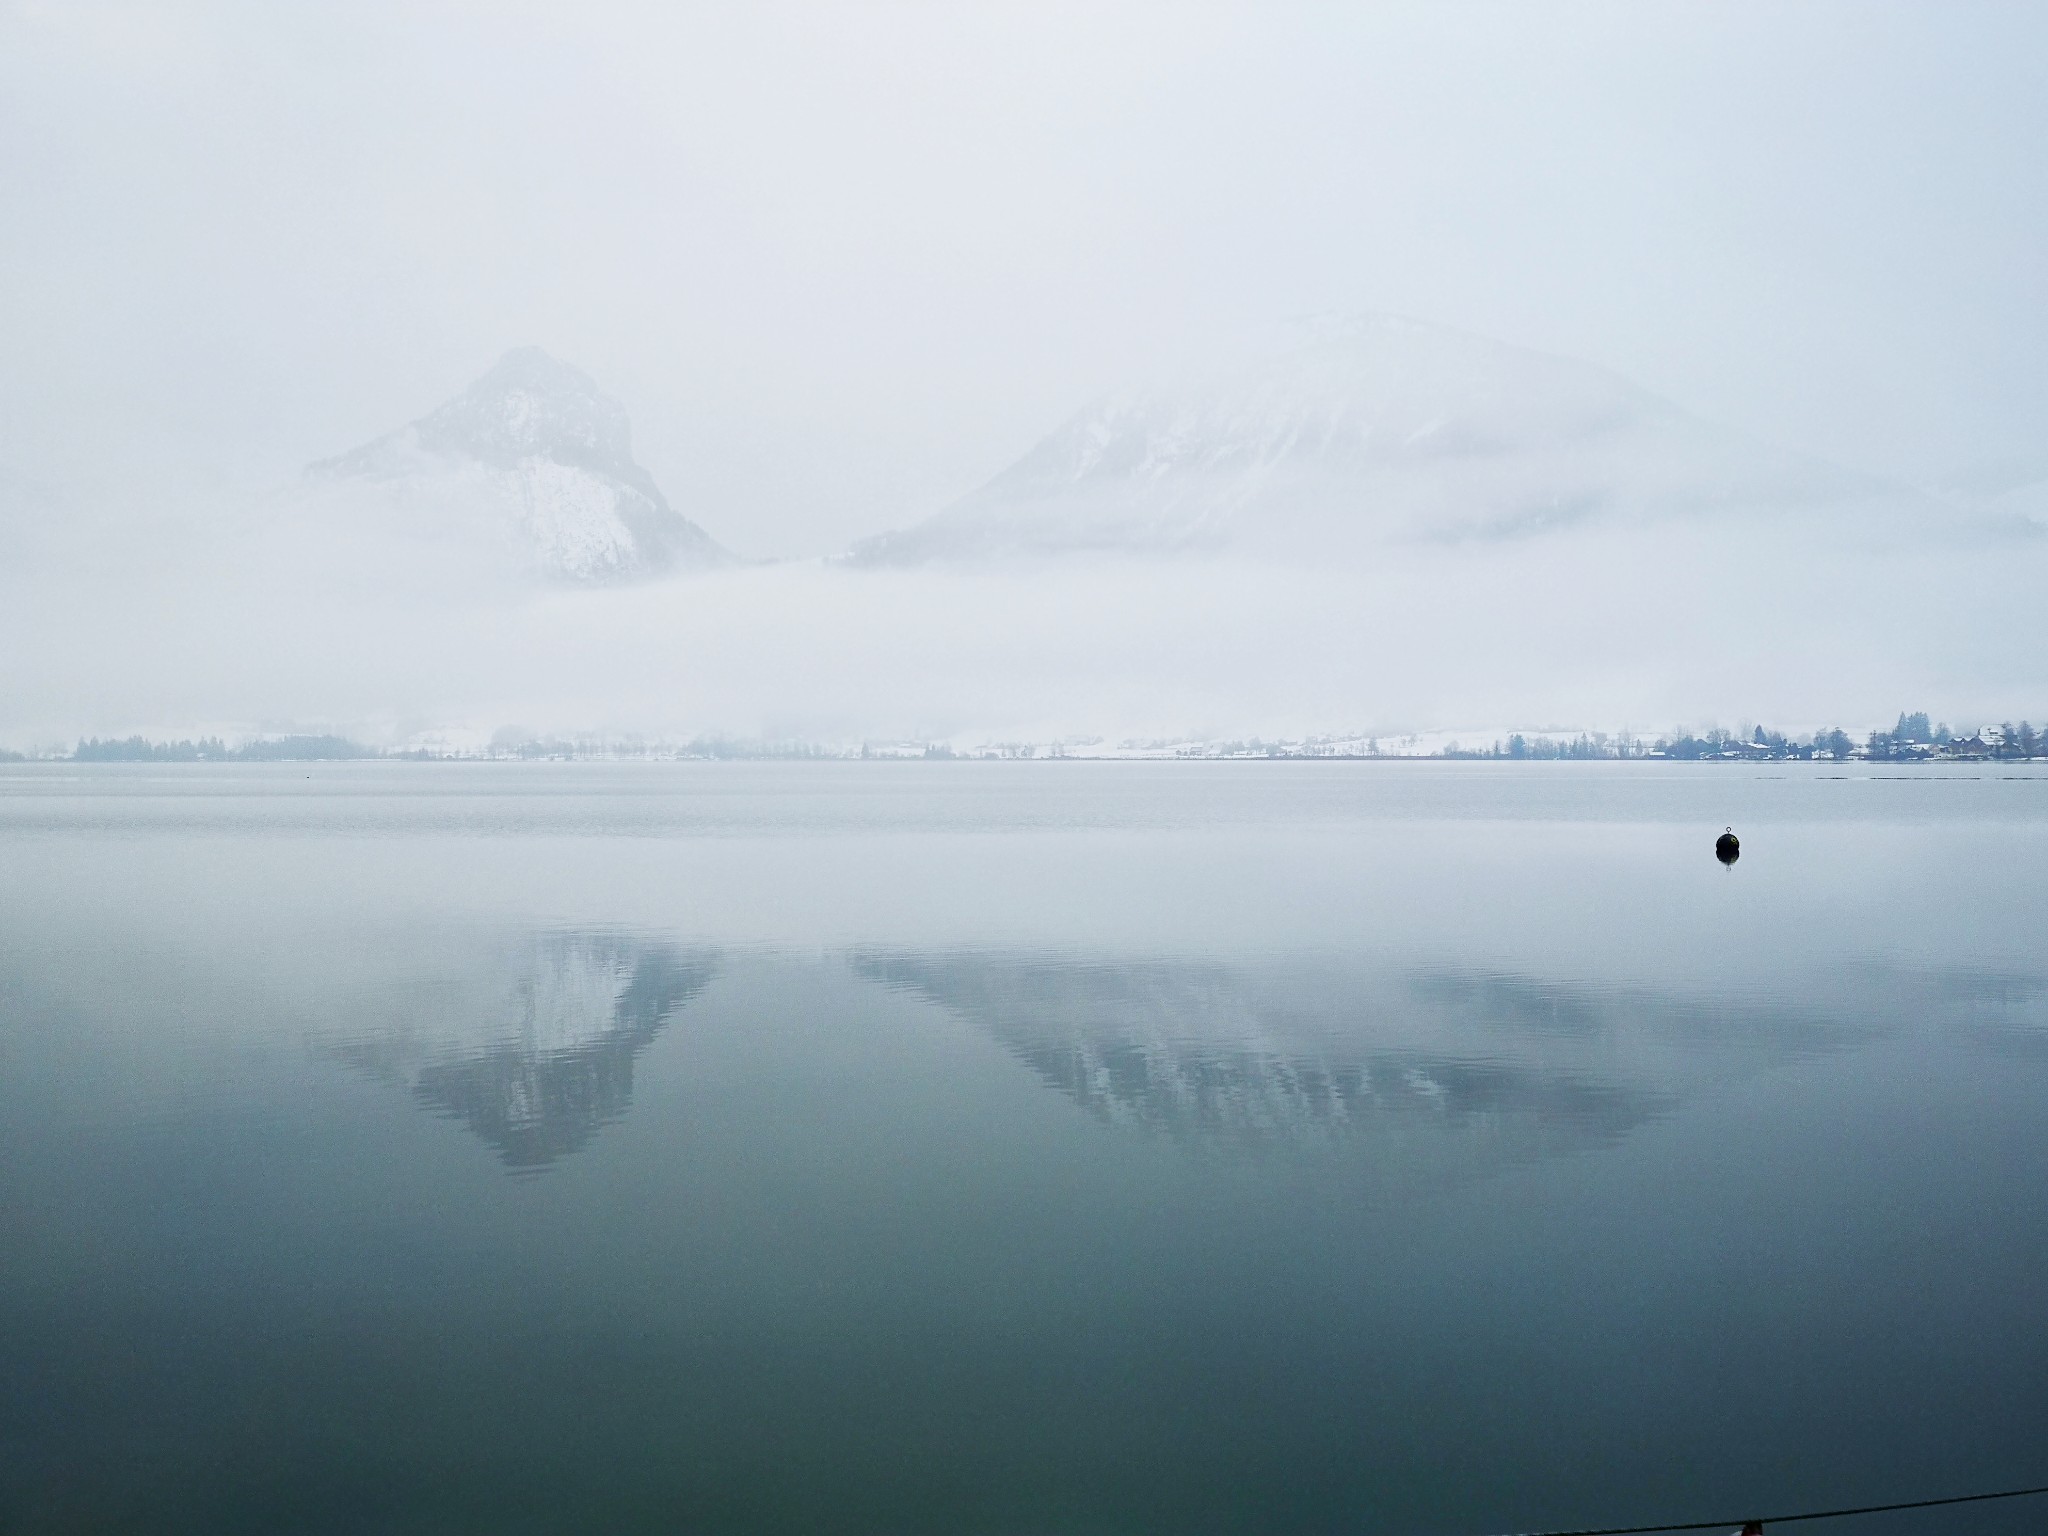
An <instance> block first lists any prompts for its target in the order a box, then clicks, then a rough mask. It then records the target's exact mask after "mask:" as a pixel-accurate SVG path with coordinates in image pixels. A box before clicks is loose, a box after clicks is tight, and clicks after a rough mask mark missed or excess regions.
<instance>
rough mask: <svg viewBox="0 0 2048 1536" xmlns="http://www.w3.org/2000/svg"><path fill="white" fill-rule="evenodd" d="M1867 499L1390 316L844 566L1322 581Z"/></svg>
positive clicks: (1480, 345) (1111, 438) (1290, 352)
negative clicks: (1454, 547)
mask: <svg viewBox="0 0 2048 1536" xmlns="http://www.w3.org/2000/svg"><path fill="white" fill-rule="evenodd" d="M1874 489H1875V488H1874V487H1873V486H1872V485H1871V484H1870V483H1868V482H1864V481H1862V480H1860V479H1859V478H1858V477H1855V476H1852V475H1849V474H1848V473H1846V472H1844V471H1838V470H1835V469H1833V468H1832V467H1830V466H1827V465H1823V464H1819V463H1815V462H1812V461H1809V460H1804V459H1801V458H1799V457H1798V456H1796V455H1793V454H1789V453H1784V452H1780V451H1777V450H1774V449H1771V448H1768V447H1766V446H1764V445H1762V444H1759V443H1754V442H1751V441H1749V440H1747V439H1744V438H1742V437H1741V436H1740V435H1739V434H1737V433H1734V432H1729V431H1724V430H1722V429H1720V428H1717V427H1714V426H1712V425H1710V424H1708V423H1706V422H1703V421H1700V420H1698V419H1696V418H1694V417H1691V416H1688V415H1687V414H1686V413H1685V412H1684V411H1682V410H1680V409H1679V408H1678V407H1677V406H1675V405H1672V404H1670V403H1669V402H1667V401H1664V400H1661V399H1659V398H1658V397H1656V396H1654V395H1652V394H1649V393H1648V392H1646V391H1644V390H1642V389H1639V388H1637V387H1636V386H1634V385H1632V384H1630V383H1629V382H1628V381H1627V380H1625V379H1622V378H1620V377H1619V376H1617V375H1615V374H1612V373H1609V372H1608V371H1606V370H1605V369H1602V368H1597V367H1594V366H1592V365H1590V364H1586V363H1580V362H1574V361H1571V360H1569V359H1566V358H1561V357H1553V356H1549V355H1547V354H1544V353H1540V352H1532V351H1528V350H1526V349H1523V348H1520V347H1513V346H1508V345H1505V344H1503V343H1500V342H1495V341H1489V340H1486V339H1484V338H1482V337H1477V336H1469V335H1465V334H1463V333H1460V332H1457V331H1453V330H1449V329H1446V328H1444V327H1440V326H1434V325H1427V324H1423V323H1421V322H1417V321H1410V320H1402V319H1397V318H1394V317H1392V316H1386V315H1357V316H1320V317H1315V318H1312V319H1306V320H1300V321H1294V322H1290V323H1288V324H1286V325H1282V326H1277V327H1273V328H1271V329H1269V330H1266V331H1264V332H1262V333H1260V334H1258V335H1256V336H1253V337H1251V338H1249V339H1247V340H1244V341H1242V342H1240V343H1239V344H1237V345H1236V346H1234V347H1231V348H1228V349H1225V350H1223V351H1220V352H1218V353H1216V354H1213V355H1211V356H1210V357H1208V358H1206V359H1205V360H1203V361H1202V362H1200V363H1198V364H1197V365H1195V366H1193V367H1191V368H1187V369H1184V370H1182V371H1181V372H1179V373H1178V374H1176V375H1174V376H1172V377H1170V378H1168V379H1166V380H1164V381H1162V382H1158V383H1154V384H1151V385H1149V386H1146V387H1143V388H1139V389H1133V390H1128V391H1125V392H1122V393H1119V394H1116V395H1112V396H1110V397H1108V398H1106V399H1104V400H1101V401H1099V402H1098V403H1096V404H1094V405H1092V406H1089V407H1088V408H1086V409H1084V410H1082V411H1080V412H1079V413H1077V414H1076V415H1075V416H1073V417H1072V418H1070V419H1069V420H1068V421H1067V422H1066V423H1065V424H1064V425H1063V426H1061V427H1060V428H1058V429H1057V430H1056V431H1054V432H1053V433H1052V435H1051V436H1049V437H1047V438H1045V439H1044V440H1043V441H1041V442H1040V443H1039V444H1038V445H1037V446H1036V447H1034V448H1032V449H1031V450H1030V451H1029V452H1028V453H1026V454H1025V455H1024V457H1023V458H1021V459H1019V460H1018V461H1017V462H1016V463H1014V464H1012V465H1011V466H1010V467H1009V468H1008V469H1006V470H1004V471H1003V472H1002V473H1001V474H999V475H997V476H996V477H995V479H993V480H991V481H990V482H988V484H986V485H984V486H983V487H982V488H981V489H979V490H977V491H975V492H973V493H971V494H970V495H968V496H966V497H964V498H963V499H962V500H960V501H958V502H956V503H955V504H954V505H953V506H951V507H949V508H947V509H945V510H944V511H942V512H940V513H938V514H937V515H936V516H934V517H931V518H929V519H927V520H926V521H925V522H922V523H919V524H917V525H915V526H913V527H910V528H907V529H904V530H901V531H898V532H894V533H887V534H883V535H881V536H879V537H876V538H872V539H868V540H866V541H864V542H862V543H861V544H858V545H856V546H855V547H854V549H853V551H852V552H851V555H850V558H851V560H852V561H853V562H854V563H856V564H867V565H916V564H924V563H927V562H945V561H987V560H997V559H1006V558H1018V557H1025V558H1028V557H1032V556H1050V555H1061V554H1069V553H1074V552H1080V551H1088V550H1098V551H1114V552H1123V553H1166V552H1176V551H1204V550H1221V549H1230V550H1234V551H1252V552H1258V553H1261V554H1267V555H1276V556H1279V557H1282V558H1294V559H1307V560H1312V561H1321V560H1324V559H1328V558H1331V557H1333V556H1334V557H1343V556H1357V555H1362V554H1364V553H1365V552H1367V551H1369V550H1370V549H1372V548H1373V547H1376V546H1381V545H1384V544H1387V543H1389V542H1402V541H1417V540H1421V541H1455V540H1464V539H1474V538H1483V539H1492V538H1502V537H1514V536H1527V535H1532V534H1539V533H1543V532H1546V531H1549V530H1552V529H1557V528H1561V527H1565V526H1569V525H1573V524H1578V523H1583V522H1588V521H1592V520H1616V521H1620V520H1627V521H1647V520H1652V519H1656V518H1660V517H1664V516H1669V515H1673V514H1680V513H1697V512H1703V511H1713V510H1718V509H1724V508H1744V509H1749V510H1763V509H1768V508H1782V507H1786V506H1792V505H1801V506H1810V505H1813V504H1815V503H1818V502H1840V501H1842V500H1844V499H1854V498H1856V497H1858V496H1868V495H1870V494H1872V493H1873V490H1874Z"/></svg>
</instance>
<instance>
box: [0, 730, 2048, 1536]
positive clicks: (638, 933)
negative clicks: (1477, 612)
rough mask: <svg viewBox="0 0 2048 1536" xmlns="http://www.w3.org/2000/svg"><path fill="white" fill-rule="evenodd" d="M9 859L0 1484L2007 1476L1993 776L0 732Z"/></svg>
mask: <svg viewBox="0 0 2048 1536" xmlns="http://www.w3.org/2000/svg"><path fill="white" fill-rule="evenodd" d="M1730 823H1733V824H1735V825H1736V826H1737V827H1738V830H1740V831H1741V832H1742V834H1743V856H1742V859H1741V860H1740V862H1739V863H1738V864H1737V865H1736V866H1735V867H1734V868H1733V869H1723V868H1722V867H1721V866H1720V865H1719V864H1718V863H1716V862H1715V860H1714V857H1713V840H1714V836H1715V834H1717V833H1718V832H1719V831H1720V830H1721V828H1722V826H1723V825H1726V824H1730ZM0 872H4V875H0V1530H10V1531H12V1530H19V1531H59V1530H64V1531H69V1530H95V1531H128V1530H133V1531H181V1530H190V1531H206V1532H242V1531H252V1532H253V1531H265V1532H267V1531H276V1530H294V1531H334V1532H414V1531H418V1532H429V1531H480V1532H481V1531H490V1532H499V1531H508V1532H510V1531H561V1530H605V1531H611V1530H619V1531H632V1530H650V1531H651V1530H663V1531H667V1530H675V1529H706V1530H733V1531H755V1530H761V1531H783V1530H787V1531H863V1532H865V1531H874V1532H883V1531H887V1532H901V1531H935V1532H936V1531H946V1532H954V1531H967V1532H983V1531H986V1532H1064V1531H1077V1532H1121V1531H1130V1532H1138V1531H1218V1532H1223V1531H1229V1532H1236V1531H1254V1530H1256V1531H1261V1532H1269V1531H1315V1532H1323V1531H1347V1532H1350V1531H1398V1532H1414V1533H1418V1536H1432V1533H1441V1536H1456V1533H1475V1536H1476V1533H1483V1532H1489V1531H1505V1530H1516V1529H1538V1528H1549V1527H1555V1526H1567V1525H1588V1524H1594V1525H1607V1524H1624V1523H1635V1522H1636V1521H1638V1520H1651V1519H1659V1518H1666V1519H1691V1518H1703V1517H1709V1516H1719V1515H1721V1514H1724V1513H1728V1514H1735V1513H1740V1512H1742V1511H1744V1510H1751V1509H1755V1510H1762V1511H1768V1510H1773V1509H1788V1510H1789V1509H1795V1508H1800V1507H1812V1506H1828V1505H1836V1504H1842V1503H1863V1502H1877V1501H1880V1500H1883V1499H1886V1498H1892V1497H1897V1498H1913V1497H1924V1496H1929V1495H1933V1494H1940V1493H1945V1492H1951V1491H1955V1492H1964V1491H1971V1490H1974V1489H1977V1488H1983V1487H1993V1486H2013V1485H2017V1484H2022V1483H2030V1482H2048V1453H2044V1452H2043V1450H2042V1449H2041V1448H2042V1447H2043V1446H2044V1445H2048V1328H2044V1326H2043V1322H2042V1319H2043V1317H2044V1316H2048V1307H2044V1303H2048V1281H2044V1274H2048V1203H2044V1201H2043V1198H2042V1196H2043V1192H2044V1189H2048V1181H2044V1175H2048V1117H2044V1111H2048V960H2044V958H2043V957H2044V954H2048V946H2044V945H2043V943H2042V934H2043V932H2044V930H2048V922H2044V917H2048V896H2044V892H2048V775H2044V774H2043V773H2041V772H2040V771H2039V770H2030V769H2026V768H2008V767H1999V766H1996V765H1985V766H1978V767H1971V768H1960V769H1958V768H1943V769H1885V770H1879V769H1876V768H1871V769H1867V770H1866V769H1861V768H1853V769H1852V768H1842V769H1827V768H1814V767H1810V766H1807V765H1783V764H1779V765H1759V766H1756V767H1748V766H1723V765H1706V766H1697V767H1689V766H1685V765H1677V764H1647V765H1646V764H1604V763H1602V764H1582V765H1574V764H1435V763H1432V764H1397V763H1356V764H1352V763H1185V764H1183V763H1171V764H1083V763H1057V762H1049V763H1028V764H983V763H957V764H946V763H908V764H887V763H799V764H708V763H707V764H645V765H633V764H624V765H577V764H554V763H533V764H476V765H453V764H395V763H365V764H349V765H296V766H295V765H176V766H171V767H165V766H136V767H127V766H116V765H108V766H104V767H101V766H94V767H90V768H83V767H74V766H71V765H55V764H31V765H18V766H0ZM2044 1518H2048V1511H2044V1510H2042V1509H2039V1508H2035V1509H2031V1510H2029V1509H2027V1508H2026V1506H2024V1505H2005V1506H1981V1507H1978V1508H1975V1509H1972V1510H1966V1511H1962V1512H1955V1513H1942V1514H1939V1515H1938V1516H1935V1515H1927V1516H1912V1515H1905V1516H1892V1517H1885V1519H1884V1520H1883V1522H1882V1523H1881V1524H1877V1523H1869V1524H1868V1525H1867V1526H1866V1525H1854V1524H1850V1523H1845V1524H1843V1525H1840V1526H1828V1527H1814V1529H1816V1530H1828V1529H1840V1530H1842V1531H1844V1532H1848V1531H1852V1530H1861V1529H1865V1528H1868V1529H1872V1530H1881V1531H1884V1532H1892V1533H1898V1536H1909V1533H1918V1532H1932V1531H1937V1530H1939V1531H1955V1532H1964V1533H1970V1532H1986V1533H1989V1532H2011V1531H2019V1530H2022V1529H2025V1530H2034V1529H2038V1528H2039V1526H2040V1523H2041V1521H2042V1519H2044Z"/></svg>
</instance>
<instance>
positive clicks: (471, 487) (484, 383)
mask: <svg viewBox="0 0 2048 1536" xmlns="http://www.w3.org/2000/svg"><path fill="white" fill-rule="evenodd" d="M306 473H307V475H308V476H309V477H310V478H311V479H313V480H315V481H319V482H323V483H325V484H326V485H328V486H331V487H335V488H340V489H343V490H346V491H360V492H368V493H369V494H371V495H373V496H375V497H377V498H378V499H379V500H380V501H381V502H383V503H384V504H385V505H386V506H387V507H388V508H390V509H391V510H394V511H396V512H397V513H398V514H399V515H400V516H401V517H402V518H403V519H405V520H406V521H408V522H412V523H416V524H422V525H428V526H429V527H431V528H433V529H434V530H436V531H439V530H440V529H445V528H456V529H466V530H468V531H471V532H476V533H480V534H483V535H485V536H486V537H490V538H494V539H496V540H497V541H499V542H500V543H501V544H509V545H511V546H512V548H513V551H514V552H515V554H516V556H517V557H518V558H519V559H520V560H521V561H522V562H523V563H526V564H529V565H530V566H532V567H533V568H535V569H536V570H538V571H539V572H540V573H541V574H543V575H545V576H549V577H553V578H556V579H561V580H567V581H572V582H581V583H599V582H612V581H619V580H630V579H633V578H636V577H642V576H650V575H657V574H660V573H662V572H666V571H671V570H676V569H688V568H706V567H713V566H722V565H730V564H732V563H734V557H733V556H732V555H731V554H730V553H729V552H727V551H726V550H725V549H723V548H721V547H720V546H719V545H718V544H717V543H716V542H715V541H714V540H713V539H712V538H711V536H710V535H709V534H707V533H706V532H705V531H704V530H703V529H702V528H700V527H698V526H697V525H696V524H695V523H693V522H691V521H690V520H689V519H688V518H686V517H684V516H683V515H682V514H681V513H679V512H677V511H675V510H674V508H672V507H670V506H669V504H668V502H667V500H666V499H665V498H664V497H663V496H662V494H661V490H660V488H659V487H658V486H657V485H656V484H655V483H654V478H653V476H651V475H649V474H648V473H647V471H646V470H645V469H643V468H642V467H641V466H640V465H639V464H638V463H637V462H635V460H634V458H633V450H632V427H631V423H630V421H629V419H628V417H627V415H626V410H625V407H624V406H622V405H620V404H619V402H618V401H616V400H614V399H612V398H611V397H610V396H608V395H606V394H604V393H603V392H602V391H601V390H600V389H599V388H598V387H597V385H596V383H595V382H594V381H593V380H592V379H591V378H590V376H589V375H587V374H585V373H584V372H582V371H581V370H580V369H577V368H573V367H571V366H569V365H568V364H567V363H563V362H559V361H557V360H556V359H555V358H553V357H550V356H549V355H548V354H547V353H546V352H544V351H542V350H541V349H540V348H539V347H521V348H519V349H517V350H515V351H512V352H508V353H506V354H505V356H504V357H503V358H501V359H500V360H499V361H498V363H497V364H496V366H494V367H493V368H492V369H491V370H490V371H489V372H487V373H485V374H484V375H483V376H482V377H481V378H479V379H478V380H477V381H476V382H475V383H473V384H471V385H470V386H469V387H468V388H467V389H465V390H464V391H463V392H462V393H461V394H459V395H457V396H455V397H454V398H453V399H451V400H449V401H448V402H446V403H445V404H443V405H441V406H440V407H438V408H437V409H435V410H434V411H431V412H429V413H428V414H427V415H425V416H423V417H421V418H420V419H419V420H418V421H415V422H412V423H411V424H410V425H408V426H404V427H401V428H399V429H398V430H397V431H395V432H391V433H388V434H386V435H385V436H383V437H380V438H378V439H376V440H375V441H373V442H370V443H366V444H364V445H363V446H362V447H360V448H357V449H354V450H352V451H351V452H348V453H345V454H342V455H340V456H339V457H337V458H332V459H326V460H323V461H321V462H320V463H317V464H313V465H310V466H308V468H307V471H306Z"/></svg>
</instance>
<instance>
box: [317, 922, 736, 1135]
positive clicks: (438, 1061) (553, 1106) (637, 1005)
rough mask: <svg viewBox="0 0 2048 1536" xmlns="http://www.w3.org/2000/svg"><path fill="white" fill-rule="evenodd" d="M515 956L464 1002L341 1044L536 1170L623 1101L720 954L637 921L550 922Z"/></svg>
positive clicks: (464, 991)
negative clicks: (575, 925)
mask: <svg viewBox="0 0 2048 1536" xmlns="http://www.w3.org/2000/svg"><path fill="white" fill-rule="evenodd" d="M507 963H508V969H509V975H501V976H499V977H498V978H496V980H495V983H493V982H484V983H480V984H478V986H477V989H476V990H472V989H470V988H459V989H458V996H457V998H456V999H455V1004H456V1006H455V1008H454V1009H453V1010H452V1011H451V1010H450V1009H448V1008H447V1007H445V1006H444V1007H443V1008H441V1009H439V1010H437V1013H436V1017H435V1018H434V1020H433V1021H432V1022H430V1023H427V1024H425V1025H424V1026H422V1025H421V1024H420V1023H419V1022H417V1021H408V1023H407V1025H406V1027H404V1028H401V1029H395V1030H393V1031H391V1032H389V1033H387V1034H386V1035H383V1036H381V1037H376V1038H371V1039H362V1040H356V1041H353V1042H350V1043H349V1044H348V1045H346V1046H344V1047H342V1049H341V1054H342V1055H343V1056H344V1057H345V1058H346V1059H348V1060H349V1061H351V1062H353V1063H354V1064H355V1065H357V1066H359V1067H361V1068H363V1069H365V1070H368V1071H371V1072H373V1073H375V1074H376V1075H378V1076H382V1077H390V1078H396V1079H400V1080H407V1081H409V1082H410V1085H411V1089H412V1093H413V1096H414V1097H415V1098H416V1099H417V1100H418V1101H419V1103H420V1104H422V1105H423V1106H425V1107H426V1108H428V1109H430V1110H432V1111H434V1112H435V1113H437V1114H441V1115H445V1116H447V1117H449V1118H451V1119H455V1120H459V1121H461V1122H462V1123H463V1124H464V1125H465V1126H467V1127H468V1128H469V1129H470V1130H471V1131H473V1132H475V1133H476V1134H477V1135H478V1136H480V1137H481V1138H483V1140H484V1141H486V1142H488V1143H489V1144H490V1145H491V1146H492V1147H494V1148H495V1149H496V1150H497V1153H498V1156H499V1157H500V1158H501V1159H502V1160H503V1161H504V1162H505V1164H506V1166H507V1167H509V1168H512V1169H515V1170H520V1171H528V1172H531V1171H537V1170H539V1169H542V1168H545V1167H546V1166H548V1165H549V1164H550V1163H553V1162H554V1161H555V1160H556V1159H558V1158H561V1157H566V1156H568V1155H569V1154H571V1153H573V1152H577V1151H580V1150H582V1148H583V1147H585V1146H587V1145H588V1144H589V1142H590V1139H591V1137H592V1136H594V1135H595V1134H596V1133H597V1131H598V1130H599V1129H600V1128H601V1127H603V1126H605V1125H607V1124H609V1123H611V1122H612V1121H614V1120H616V1119H618V1118H619V1117H620V1116H621V1115H623V1114H624V1113H625V1112H626V1110H627V1108H628V1107H629V1106H630V1104H631V1101H632V1095H633V1064H634V1061H635V1060H636V1058H638V1056H639V1055H640V1053H641V1052H642V1051H644V1050H645V1049H646V1048H647V1046H648V1045H649V1043H651V1042H652V1041H653V1039H654V1037H655V1036H656V1035H658V1034H660V1033H661V1031H662V1030H663V1029H664V1028H665V1027H666V1026H667V1024H668V1021H669V1020H670V1018H672V1017H673V1016H674V1014H675V1013H676V1011H677V1010H678V1009H680V1008H681V1007H682V1006H683V1005H684V1004H686V1003H688V1002H689V1001H690V1000H691V999H692V998H694V997H695V996H697V994H698V993H700V992H702V991H703V990H704V988H705V986H706V985H708V984H709V982H710V981H711V978H712V976H713V975H714V974H715V972H716V969H717V957H716V955H715V954H713V953H710V952H708V951H691V950H685V949H683V948H681V947H680V946H678V945H675V944H673V943H668V942H664V941H661V940H657V939H649V938H644V937H640V936H637V935H633V934H626V933H611V932H544V933H540V934H536V935H534V936H533V938H532V940H531V942H530V943H529V944H526V945H522V946H519V947H518V948H516V949H515V951H514V953H513V954H512V955H511V956H510V957H508V962H507ZM479 992H480V995H479ZM465 1037H466V1038H465Z"/></svg>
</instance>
